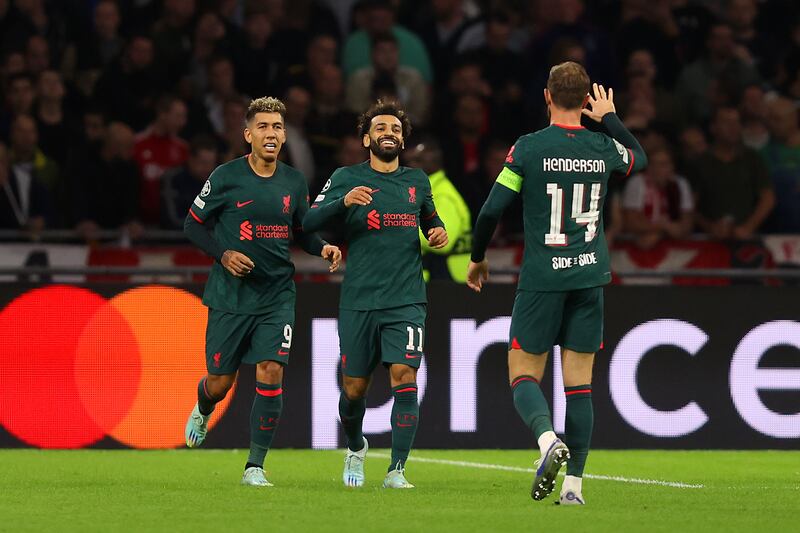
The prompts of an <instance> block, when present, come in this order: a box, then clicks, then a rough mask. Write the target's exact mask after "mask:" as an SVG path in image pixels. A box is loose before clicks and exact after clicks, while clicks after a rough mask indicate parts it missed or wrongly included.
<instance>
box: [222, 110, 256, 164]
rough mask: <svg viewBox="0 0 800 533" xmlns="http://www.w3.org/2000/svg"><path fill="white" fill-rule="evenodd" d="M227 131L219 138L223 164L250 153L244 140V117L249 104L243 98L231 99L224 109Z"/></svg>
mask: <svg viewBox="0 0 800 533" xmlns="http://www.w3.org/2000/svg"><path fill="white" fill-rule="evenodd" d="M224 113H225V115H224V118H225V131H224V132H223V134H222V135H221V136H217V138H218V139H219V141H220V146H221V147H222V148H221V150H220V151H221V153H222V157H221V161H222V162H223V163H225V162H227V161H230V160H232V159H236V158H237V157H242V156H243V155H245V154H247V153H250V145H249V144H247V143H246V142H245V140H244V133H243V132H244V115H245V113H247V102H246V101H245V100H243V99H242V98H241V97H237V98H230V99H228V100H226V101H225V107H224Z"/></svg>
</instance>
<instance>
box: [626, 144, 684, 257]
mask: <svg viewBox="0 0 800 533" xmlns="http://www.w3.org/2000/svg"><path fill="white" fill-rule="evenodd" d="M647 157H648V160H649V161H650V163H649V164H648V165H647V170H645V171H644V172H643V173H640V174H637V175H635V176H633V177H631V179H630V180H629V181H628V183H627V184H626V185H625V192H624V193H623V198H622V207H623V213H624V219H625V223H624V224H625V231H626V232H629V233H632V234H634V235H635V236H636V238H637V240H636V242H637V244H638V245H639V246H640V247H641V248H652V247H653V246H655V245H656V244H658V242H659V241H661V240H662V239H664V238H671V239H680V238H683V237H685V236H687V235H688V234H689V232H690V231H691V229H692V223H693V220H694V198H693V197H692V191H691V189H690V188H689V183H688V182H687V181H686V179H685V178H683V177H681V176H678V175H677V174H675V165H674V164H673V161H672V154H671V153H670V151H669V149H667V148H665V147H661V148H657V149H655V150H653V151H651V152H649V153H648V154H647Z"/></svg>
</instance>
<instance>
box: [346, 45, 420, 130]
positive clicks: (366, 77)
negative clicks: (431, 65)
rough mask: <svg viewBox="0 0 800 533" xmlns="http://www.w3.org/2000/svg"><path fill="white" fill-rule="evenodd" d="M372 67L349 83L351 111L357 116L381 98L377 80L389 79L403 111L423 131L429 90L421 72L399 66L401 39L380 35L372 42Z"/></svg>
mask: <svg viewBox="0 0 800 533" xmlns="http://www.w3.org/2000/svg"><path fill="white" fill-rule="evenodd" d="M371 57H372V65H371V66H368V67H364V68H361V69H359V70H357V71H356V72H354V73H353V75H352V76H350V78H349V79H348V81H347V91H346V94H347V107H348V108H349V109H350V111H352V112H354V113H363V112H364V110H365V109H367V108H368V107H369V106H370V105H371V104H372V102H374V101H375V100H376V99H377V96H378V95H375V94H373V92H372V89H373V84H374V82H375V81H376V80H377V79H389V80H391V81H392V82H393V83H394V86H395V87H396V88H397V96H398V100H399V101H400V103H401V104H402V105H403V109H405V111H406V112H407V113H408V114H409V117H410V118H411V121H412V123H413V124H414V126H415V127H422V126H424V125H425V124H426V123H427V119H428V97H429V94H428V93H429V88H428V86H427V84H426V83H425V80H424V79H422V76H420V74H419V72H417V71H416V70H414V69H413V68H409V67H404V66H402V65H400V64H399V48H398V44H397V39H396V38H395V37H394V35H393V34H391V33H386V34H383V35H377V36H375V37H374V38H373V40H372V52H371Z"/></svg>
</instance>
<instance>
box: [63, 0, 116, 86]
mask: <svg viewBox="0 0 800 533" xmlns="http://www.w3.org/2000/svg"><path fill="white" fill-rule="evenodd" d="M121 23H122V18H121V16H120V12H119V6H118V5H117V2H116V1H115V0H100V1H99V2H97V5H96V6H95V8H94V13H93V16H92V26H91V28H90V31H88V32H85V33H82V34H81V35H79V36H78V38H77V44H76V46H75V47H73V49H72V51H71V53H72V54H74V55H75V56H76V57H75V59H74V61H75V69H76V70H77V72H76V80H75V81H76V83H77V85H78V87H79V88H80V90H81V92H82V93H83V94H85V95H87V96H88V95H91V94H92V93H93V92H94V87H95V84H96V83H97V80H98V79H99V78H100V76H101V74H102V72H103V70H104V69H106V68H108V67H109V66H110V65H111V63H112V62H113V61H114V60H115V59H117V57H119V55H120V54H121V53H122V51H123V49H124V46H125V40H124V38H123V37H122V35H121V34H120V25H121Z"/></svg>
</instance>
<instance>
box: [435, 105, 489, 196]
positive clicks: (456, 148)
mask: <svg viewBox="0 0 800 533" xmlns="http://www.w3.org/2000/svg"><path fill="white" fill-rule="evenodd" d="M455 106H456V107H455V110H454V112H453V117H452V124H453V126H454V127H453V129H452V130H451V135H450V136H449V137H448V138H447V139H446V140H445V141H444V142H443V148H444V154H445V156H444V160H445V164H444V168H445V170H446V172H447V175H448V176H449V177H450V179H451V180H452V181H453V183H455V184H456V187H461V186H462V184H463V183H464V179H465V177H466V176H467V175H468V174H471V173H473V172H476V171H477V170H478V168H479V167H480V162H481V157H482V154H483V150H484V149H485V148H486V146H485V145H484V140H485V139H484V136H485V125H486V107H485V105H484V103H483V99H482V98H480V97H479V96H475V95H472V94H464V95H461V96H459V97H458V98H457V99H456V103H455Z"/></svg>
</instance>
